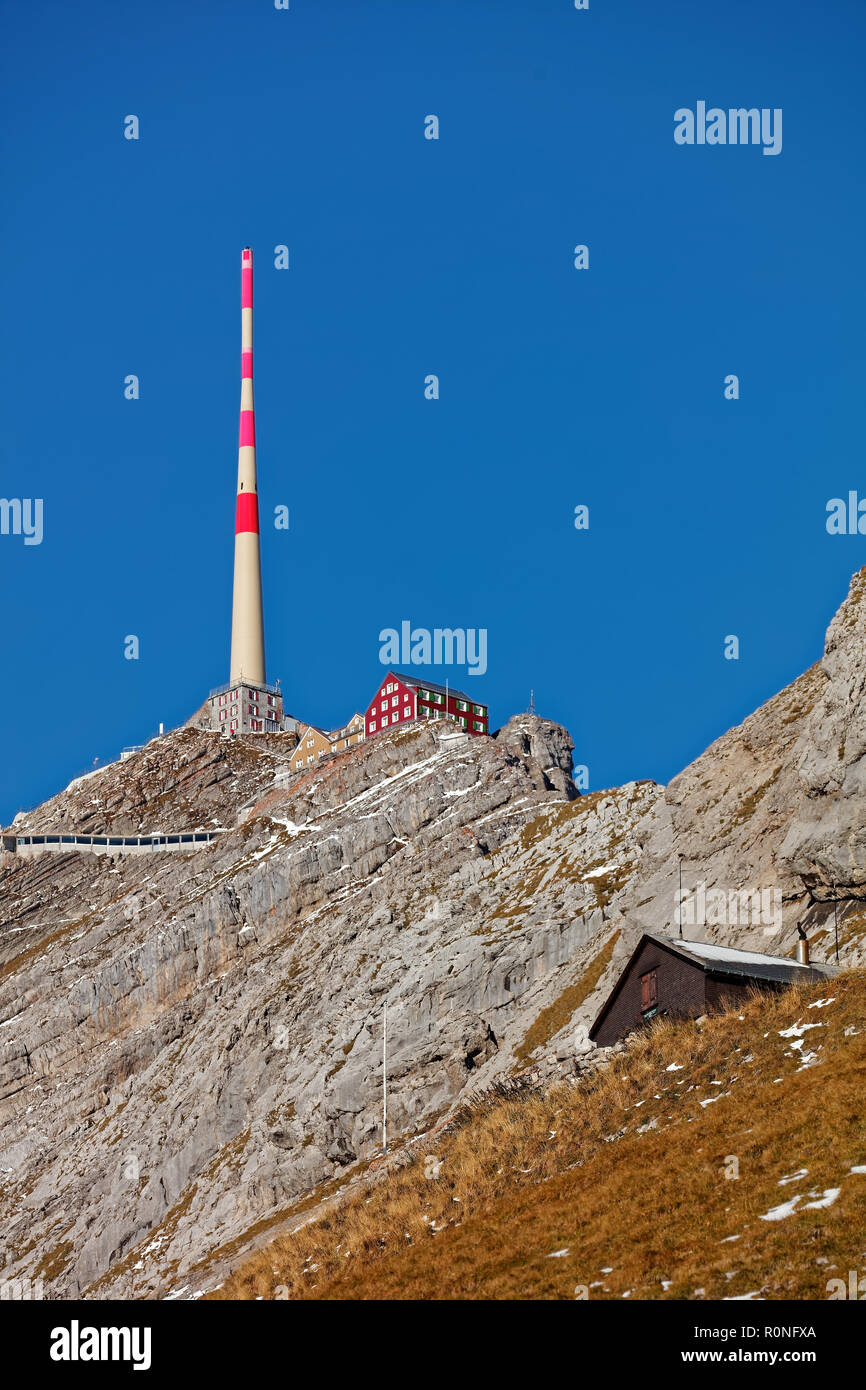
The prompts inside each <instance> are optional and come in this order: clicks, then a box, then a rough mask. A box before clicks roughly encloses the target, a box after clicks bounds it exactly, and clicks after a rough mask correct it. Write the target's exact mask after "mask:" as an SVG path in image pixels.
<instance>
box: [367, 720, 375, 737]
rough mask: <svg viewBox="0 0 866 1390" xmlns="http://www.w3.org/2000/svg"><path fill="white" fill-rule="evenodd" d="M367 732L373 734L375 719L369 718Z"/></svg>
mask: <svg viewBox="0 0 866 1390" xmlns="http://www.w3.org/2000/svg"><path fill="white" fill-rule="evenodd" d="M367 732H368V733H369V734H374V733H375V732H376V721H375V719H371V720H370V723H369V724H368V725H367Z"/></svg>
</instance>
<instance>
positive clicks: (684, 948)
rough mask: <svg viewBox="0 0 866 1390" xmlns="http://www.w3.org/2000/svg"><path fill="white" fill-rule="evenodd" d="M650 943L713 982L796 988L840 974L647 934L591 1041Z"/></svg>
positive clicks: (813, 963) (821, 965)
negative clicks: (750, 982)
mask: <svg viewBox="0 0 866 1390" xmlns="http://www.w3.org/2000/svg"><path fill="white" fill-rule="evenodd" d="M647 941H652V942H653V943H654V944H655V945H656V946H660V947H661V948H662V950H665V951H669V952H670V953H671V955H674V956H679V957H680V959H681V960H687V961H688V962H689V964H690V965H695V966H697V967H698V969H700V970H703V971H704V974H706V975H710V976H712V977H713V978H719V977H720V978H724V979H736V980H740V981H743V982H745V981H748V980H769V981H773V982H776V983H778V984H793V983H794V981H795V980H820V979H830V978H832V977H833V976H834V975H836V974H837V973H838V967H837V966H835V965H826V964H824V962H822V961H810V962H809V964H808V965H801V964H800V962H799V961H797V960H786V959H785V958H784V957H782V956H767V955H764V954H763V953H762V952H760V951H741V950H738V949H736V948H735V947H733V946H719V945H716V943H715V942H712V941H688V940H686V939H682V940H681V939H680V938H678V937H676V938H675V937H669V936H656V935H655V933H654V932H644V934H643V936H642V937H641V939H640V941H639V942H638V943H637V946H636V947H635V949H634V950H633V951H632V953H631V955H630V956H629V958H628V961H627V962H626V964H625V966H624V967H623V969H622V971H621V973H620V976H619V979H618V980H617V982H616V984H615V985H614V987H613V989H612V990H611V992H610V994H609V995H608V997H607V999H606V1000H605V1001H604V1004H603V1005H602V1007H601V1009H600V1010H599V1013H598V1016H597V1017H596V1020H595V1022H594V1023H593V1025H592V1027H591V1028H590V1030H589V1036H590V1037H592V1036H593V1034H594V1033H595V1032H596V1030H597V1029H598V1027H599V1025H600V1024H601V1022H602V1019H603V1018H604V1016H605V1014H606V1013H607V1011H608V1009H609V1008H610V1006H611V1004H612V1003H613V1001H614V999H615V998H616V996H617V995H618V994H619V992H620V989H621V988H622V986H623V984H624V982H625V980H626V978H627V976H628V973H629V971H630V970H631V967H632V965H633V964H634V961H635V960H636V959H637V957H638V955H639V953H640V952H641V951H642V950H643V947H644V945H645V943H646V942H647Z"/></svg>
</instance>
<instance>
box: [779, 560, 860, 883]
mask: <svg viewBox="0 0 866 1390" xmlns="http://www.w3.org/2000/svg"><path fill="white" fill-rule="evenodd" d="M864 643H866V570H861V571H860V572H859V573H858V574H856V575H855V576H854V578H853V579H852V581H851V589H850V593H849V595H848V598H847V600H846V602H845V603H844V604H843V605H842V607H841V608H840V609H839V612H838V613H837V614H836V616H835V618H834V619H833V621H832V623H831V624H830V627H829V629H828V631H827V644H826V647H825V651H824V659H823V661H822V662H821V673H822V676H823V682H822V685H821V689H820V693H819V697H818V699H817V700H816V702H815V704H814V706H813V708H812V710H811V712H810V714H809V717H808V719H807V721H806V727H805V729H804V730H803V732H802V734H801V736H800V739H799V742H798V745H797V750H796V771H797V777H798V779H799V782H800V786H801V788H802V790H803V792H804V794H805V800H803V801H801V802H800V805H799V809H798V815H797V817H796V819H795V820H794V822H793V824H792V825H791V828H790V830H789V831H788V834H787V836H786V837H785V841H784V843H783V845H782V850H781V853H782V855H783V856H784V857H785V858H786V859H787V860H788V861H789V862H790V863H791V865H792V867H793V869H794V870H795V871H796V872H797V873H798V874H800V875H801V877H802V878H803V880H804V882H805V883H808V884H809V886H810V888H811V889H813V890H814V891H815V894H816V897H817V896H828V897H834V896H835V897H838V896H839V894H838V893H835V892H834V891H833V885H842V886H844V888H845V890H846V892H847V895H848V896H849V897H852V898H854V897H857V898H866V661H864Z"/></svg>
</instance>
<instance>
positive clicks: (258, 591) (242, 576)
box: [229, 246, 265, 685]
mask: <svg viewBox="0 0 866 1390" xmlns="http://www.w3.org/2000/svg"><path fill="white" fill-rule="evenodd" d="M229 680H230V681H231V682H232V684H240V683H241V681H242V680H243V681H249V682H251V683H252V684H253V685H264V683H265V625H264V618H263V615H262V572H261V558H260V553H259V498H258V489H257V486H256V426H255V415H254V411H253V253H252V251H251V250H250V248H249V247H248V246H245V247H244V249H243V251H242V252H241V424H240V437H239V440H238V490H237V505H236V510H235V582H234V598H233V602H232V651H231V665H230V668H229Z"/></svg>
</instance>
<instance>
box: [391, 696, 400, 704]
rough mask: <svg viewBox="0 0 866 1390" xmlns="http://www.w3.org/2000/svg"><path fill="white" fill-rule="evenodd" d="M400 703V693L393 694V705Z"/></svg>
mask: <svg viewBox="0 0 866 1390" xmlns="http://www.w3.org/2000/svg"><path fill="white" fill-rule="evenodd" d="M399 703H400V696H399V695H392V696H391V704H392V705H399Z"/></svg>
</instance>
